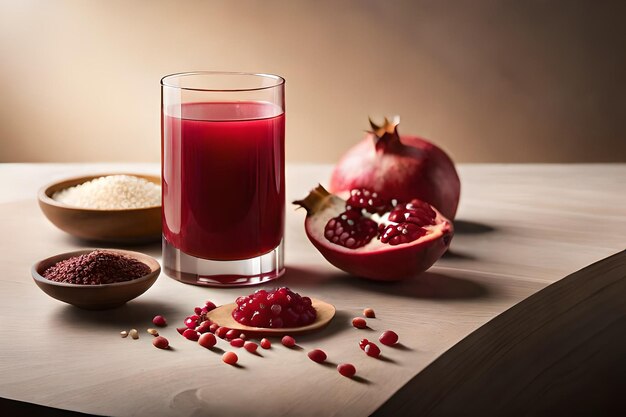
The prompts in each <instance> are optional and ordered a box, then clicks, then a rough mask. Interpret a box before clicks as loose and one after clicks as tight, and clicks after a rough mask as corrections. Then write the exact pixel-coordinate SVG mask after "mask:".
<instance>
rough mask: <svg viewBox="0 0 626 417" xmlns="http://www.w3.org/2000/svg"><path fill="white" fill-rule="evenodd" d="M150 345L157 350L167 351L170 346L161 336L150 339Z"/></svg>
mask: <svg viewBox="0 0 626 417" xmlns="http://www.w3.org/2000/svg"><path fill="white" fill-rule="evenodd" d="M152 344H153V345H154V346H155V347H157V348H159V349H167V348H169V346H170V342H169V341H168V340H167V339H166V338H164V337H163V336H157V337H155V338H154V339H152Z"/></svg>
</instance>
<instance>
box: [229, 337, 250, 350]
mask: <svg viewBox="0 0 626 417" xmlns="http://www.w3.org/2000/svg"><path fill="white" fill-rule="evenodd" d="M244 343H246V342H245V341H244V340H243V339H239V338H236V339H233V340H231V341H230V345H231V346H233V347H238V348H240V347H242V346H243V345H244Z"/></svg>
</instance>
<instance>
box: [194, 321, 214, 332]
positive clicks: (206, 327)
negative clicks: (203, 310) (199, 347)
mask: <svg viewBox="0 0 626 417" xmlns="http://www.w3.org/2000/svg"><path fill="white" fill-rule="evenodd" d="M210 327H211V322H210V321H203V322H202V323H200V325H199V326H198V327H196V331H197V332H198V333H207V332H208V331H209V328H210Z"/></svg>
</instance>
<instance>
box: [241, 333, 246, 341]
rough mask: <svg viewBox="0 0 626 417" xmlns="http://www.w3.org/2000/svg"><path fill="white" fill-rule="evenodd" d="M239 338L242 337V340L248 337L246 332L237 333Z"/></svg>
mask: <svg viewBox="0 0 626 417" xmlns="http://www.w3.org/2000/svg"><path fill="white" fill-rule="evenodd" d="M239 338H240V339H243V340H246V339H247V338H248V336H246V334H245V333H241V334H240V335H239Z"/></svg>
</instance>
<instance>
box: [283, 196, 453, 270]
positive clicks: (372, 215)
mask: <svg viewBox="0 0 626 417" xmlns="http://www.w3.org/2000/svg"><path fill="white" fill-rule="evenodd" d="M394 200H395V199H394ZM294 204H297V205H299V206H301V207H304V208H305V209H306V211H307V216H306V219H305V222H304V225H305V230H306V234H307V236H308V237H309V240H310V241H311V242H312V243H313V245H314V246H315V247H316V248H317V249H318V250H319V251H320V253H321V254H322V255H323V256H324V258H326V260H328V261H329V262H330V263H331V264H333V265H335V266H336V267H337V268H339V269H342V270H344V271H346V272H348V273H350V274H353V275H357V276H361V277H365V278H370V279H374V280H379V281H397V280H400V279H404V278H408V277H412V276H415V275H417V274H419V273H421V272H424V271H425V270H427V269H428V268H430V267H431V266H432V264H434V263H435V261H437V259H439V258H440V257H441V255H443V253H444V252H445V251H446V250H447V249H448V246H449V245H450V240H451V239H452V236H453V234H454V229H453V227H452V223H451V222H450V221H449V220H448V219H446V218H445V217H443V216H442V215H441V213H439V212H438V211H437V209H435V208H434V207H433V206H431V205H430V204H428V203H426V202H423V201H421V200H418V199H412V200H410V201H409V202H408V203H396V204H395V205H394V204H393V200H387V199H384V198H382V197H381V196H380V195H379V194H378V193H376V192H373V191H370V190H367V189H355V190H351V192H350V197H349V199H348V200H347V201H346V200H343V199H341V198H339V197H337V196H336V195H333V194H330V193H329V192H328V191H326V190H325V189H324V187H322V186H321V185H319V186H318V187H317V188H315V189H314V190H312V191H311V192H310V193H309V195H308V196H307V197H306V198H304V199H303V200H298V201H294Z"/></svg>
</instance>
